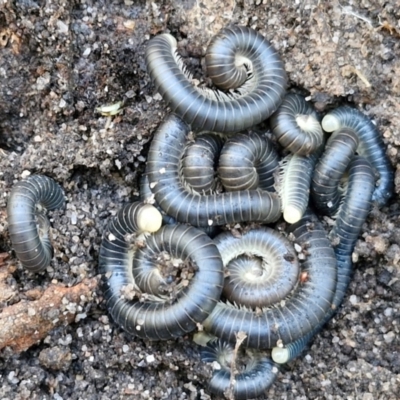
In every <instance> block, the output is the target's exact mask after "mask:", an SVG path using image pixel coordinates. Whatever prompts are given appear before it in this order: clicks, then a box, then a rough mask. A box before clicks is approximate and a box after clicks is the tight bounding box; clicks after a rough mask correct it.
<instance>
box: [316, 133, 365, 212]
mask: <svg viewBox="0 0 400 400" xmlns="http://www.w3.org/2000/svg"><path fill="white" fill-rule="evenodd" d="M358 144H359V140H358V137H357V135H356V133H355V132H354V131H353V130H352V129H348V128H341V129H339V130H337V131H335V132H334V133H333V134H332V135H331V137H330V138H329V139H328V142H327V144H326V147H325V151H324V153H323V154H322V156H321V158H320V160H319V162H318V164H317V165H316V167H315V171H314V175H313V179H312V184H311V196H312V199H313V202H314V205H315V207H316V208H317V209H318V211H319V212H321V214H325V215H329V216H334V215H335V214H336V212H337V210H338V208H339V205H340V199H341V197H342V193H341V192H340V190H339V185H340V181H341V179H342V178H343V176H344V174H345V171H346V170H347V168H348V166H349V164H350V161H351V160H352V158H353V157H354V154H355V151H356V149H357V146H358Z"/></svg>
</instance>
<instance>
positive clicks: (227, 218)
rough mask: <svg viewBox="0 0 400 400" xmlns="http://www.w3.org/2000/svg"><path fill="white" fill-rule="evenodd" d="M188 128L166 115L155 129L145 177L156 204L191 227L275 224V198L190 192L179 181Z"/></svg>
mask: <svg viewBox="0 0 400 400" xmlns="http://www.w3.org/2000/svg"><path fill="white" fill-rule="evenodd" d="M188 133H189V127H188V125H187V124H186V123H185V122H183V121H182V120H181V119H180V118H179V117H177V116H176V115H173V114H172V115H170V116H168V117H167V118H166V119H165V121H164V122H163V123H162V124H161V125H160V126H159V128H158V129H157V131H156V133H155V135H154V138H153V140H152V142H151V145H150V150H149V154H148V158H147V174H148V176H149V182H150V187H151V190H152V192H153V193H154V197H155V200H156V202H157V204H158V205H159V206H160V207H161V208H162V209H163V210H164V211H165V212H166V213H167V214H169V215H170V216H172V217H173V218H175V219H176V220H177V221H179V222H188V223H190V224H191V225H194V226H199V227H200V226H208V225H223V224H229V223H234V222H245V221H261V222H265V223H268V222H274V221H276V220H277V219H278V218H279V217H280V215H281V204H280V200H279V197H278V195H276V194H275V193H270V192H267V191H265V190H258V189H257V190H241V191H236V192H226V193H221V194H211V195H201V196H200V195H198V194H194V193H191V192H190V191H189V190H188V189H187V188H186V187H185V186H184V184H183V183H182V181H181V178H180V168H179V165H180V160H181V159H182V155H183V152H184V149H185V144H186V140H187V135H188Z"/></svg>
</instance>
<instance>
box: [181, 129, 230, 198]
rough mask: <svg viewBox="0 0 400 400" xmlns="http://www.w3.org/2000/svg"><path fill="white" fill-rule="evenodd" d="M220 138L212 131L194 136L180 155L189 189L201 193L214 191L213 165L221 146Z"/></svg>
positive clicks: (215, 162) (183, 173)
mask: <svg viewBox="0 0 400 400" xmlns="http://www.w3.org/2000/svg"><path fill="white" fill-rule="evenodd" d="M222 144H223V142H222V139H221V137H219V136H218V135H215V134H212V133H203V134H200V135H197V136H196V139H195V141H194V142H192V143H189V144H188V145H187V146H186V148H185V152H184V154H183V157H182V170H181V172H182V175H183V177H184V182H185V183H186V184H187V185H188V186H189V188H190V190H193V191H195V192H197V193H202V194H211V193H212V192H213V191H215V186H216V180H215V165H216V164H217V161H218V157H219V154H220V151H221V148H222Z"/></svg>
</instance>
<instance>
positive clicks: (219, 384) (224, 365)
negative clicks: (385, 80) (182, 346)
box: [201, 340, 278, 400]
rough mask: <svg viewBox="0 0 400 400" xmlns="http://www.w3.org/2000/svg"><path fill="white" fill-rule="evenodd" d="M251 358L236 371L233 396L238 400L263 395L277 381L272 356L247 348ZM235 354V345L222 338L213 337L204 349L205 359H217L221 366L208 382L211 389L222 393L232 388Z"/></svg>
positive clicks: (214, 392) (276, 369) (210, 361)
mask: <svg viewBox="0 0 400 400" xmlns="http://www.w3.org/2000/svg"><path fill="white" fill-rule="evenodd" d="M246 352H247V353H251V354H249V355H248V358H249V361H248V362H247V363H246V365H245V366H244V368H243V369H242V370H239V372H238V374H236V375H235V383H234V386H233V396H234V398H235V399H236V400H241V399H242V400H247V399H252V398H253V397H258V396H260V395H262V394H263V393H264V392H265V391H266V390H267V389H268V388H269V387H270V386H271V385H272V384H273V383H274V381H275V379H276V376H277V373H278V368H277V366H276V364H274V363H273V362H272V361H271V359H270V358H269V357H267V356H266V355H265V354H263V353H262V352H260V351H257V352H254V351H250V350H249V349H247V350H246ZM233 358H234V349H233V347H232V345H230V344H229V343H227V342H224V341H221V340H214V341H212V342H211V343H209V344H208V345H207V346H206V347H205V348H203V349H201V359H202V360H203V361H204V362H209V363H213V362H215V361H216V362H218V364H219V365H220V366H221V369H215V370H214V371H213V375H212V378H211V381H210V383H209V389H210V392H211V393H213V394H215V395H218V396H221V397H219V398H222V397H223V396H224V393H226V391H227V390H228V389H229V388H230V384H231V363H232V361H233Z"/></svg>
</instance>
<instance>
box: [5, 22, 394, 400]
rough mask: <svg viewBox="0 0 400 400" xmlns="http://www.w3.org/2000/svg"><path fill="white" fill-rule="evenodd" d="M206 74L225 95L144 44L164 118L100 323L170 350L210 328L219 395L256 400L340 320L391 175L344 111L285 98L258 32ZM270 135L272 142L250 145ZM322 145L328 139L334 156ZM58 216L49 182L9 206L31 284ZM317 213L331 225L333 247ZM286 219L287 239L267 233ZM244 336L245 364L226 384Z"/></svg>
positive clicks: (107, 274)
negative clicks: (167, 344)
mask: <svg viewBox="0 0 400 400" xmlns="http://www.w3.org/2000/svg"><path fill="white" fill-rule="evenodd" d="M205 60H206V66H207V72H208V75H209V77H210V78H211V79H212V80H213V82H214V84H215V86H216V87H218V88H219V89H209V88H202V87H199V86H194V85H193V84H192V83H191V81H190V76H189V74H188V73H187V71H186V70H185V68H184V67H183V64H182V61H181V59H180V57H179V55H178V54H177V44H176V41H175V39H174V38H173V37H172V36H171V35H169V34H163V35H159V36H156V37H155V38H153V39H151V40H150V42H149V44H148V47H147V51H146V63H147V67H148V72H149V74H150V76H151V78H152V81H153V82H154V85H155V87H156V89H157V90H158V92H159V93H161V95H162V97H163V98H164V100H165V101H166V103H167V104H168V106H169V107H170V109H171V114H170V115H169V116H167V117H166V119H165V120H164V122H163V123H162V124H161V125H160V126H159V128H158V129H157V131H156V132H155V134H154V138H153V140H152V142H151V146H150V150H149V153H148V159H147V165H146V172H145V174H144V175H143V178H142V181H141V184H140V192H141V201H138V202H135V203H132V204H128V205H125V206H124V207H123V208H122V209H121V210H120V211H119V212H118V214H117V215H116V216H115V217H114V218H112V219H111V221H110V222H109V224H108V227H107V229H106V231H105V232H104V235H103V240H102V245H101V249H100V257H99V267H100V272H101V274H102V288H103V293H104V297H105V300H106V304H107V308H108V310H109V312H110V314H111V315H112V317H113V319H114V320H115V321H116V322H117V323H118V324H119V325H120V326H121V327H122V328H123V329H124V330H125V331H127V332H128V333H130V334H132V335H135V336H139V337H141V338H145V339H151V340H164V339H171V338H175V337H178V336H182V335H184V334H186V333H189V332H192V331H194V330H195V329H196V328H199V327H202V329H204V331H205V332H207V333H208V334H209V335H210V338H211V340H209V342H208V343H207V345H206V346H205V347H204V349H203V351H202V357H203V360H205V361H207V362H213V361H217V362H218V363H219V364H220V369H216V370H215V371H214V372H213V377H212V380H211V382H210V385H209V386H210V391H211V392H213V393H215V394H219V395H223V394H226V393H228V392H227V391H228V390H231V394H232V393H233V396H234V397H235V398H237V399H248V398H252V397H256V396H258V395H260V394H262V393H263V392H264V391H265V390H266V389H267V388H268V387H269V386H270V385H271V384H272V383H273V381H274V379H275V377H276V374H277V372H278V368H277V366H278V365H279V364H282V363H286V362H288V361H289V360H291V359H293V358H294V357H295V356H297V355H298V354H299V353H300V352H301V351H302V350H303V349H304V348H305V346H306V345H307V343H308V342H309V341H310V340H311V339H312V337H313V336H314V335H315V334H316V333H317V332H318V331H319V329H320V328H321V327H322V326H323V325H324V324H325V323H326V322H327V321H328V320H329V319H330V318H331V317H332V315H333V314H334V313H335V311H336V310H337V308H338V307H339V305H340V304H341V302H342V300H343V297H344V295H345V292H346V289H347V286H348V284H349V280H350V276H351V270H352V261H351V254H352V251H353V248H354V245H355V242H356V240H357V237H358V235H359V232H360V230H361V227H362V224H363V223H364V221H365V219H366V217H367V215H368V213H369V210H370V208H371V205H372V203H373V202H375V203H376V204H377V205H384V204H385V203H386V202H387V200H388V199H389V198H390V196H391V195H392V191H393V171H392V167H391V165H390V163H389V161H388V159H387V157H386V154H385V148H384V146H383V142H382V140H381V137H380V135H379V133H378V131H377V129H376V127H375V126H374V124H372V123H371V122H370V121H369V119H368V118H367V117H366V116H364V115H363V114H362V113H361V112H359V111H357V110H355V109H353V108H350V107H347V106H344V107H339V108H337V109H335V110H333V111H331V112H329V113H328V114H327V115H325V116H324V118H323V119H322V121H321V120H320V116H319V114H318V113H317V112H316V111H315V110H314V109H313V107H312V105H311V104H310V103H307V102H306V101H305V99H304V98H303V97H302V96H300V95H298V94H294V93H287V92H286V89H287V77H286V73H285V71H284V68H283V64H282V61H281V60H280V57H279V56H278V54H277V52H276V51H275V50H274V49H273V47H272V46H271V45H270V44H269V42H268V41H267V40H266V39H265V38H264V37H263V36H262V35H261V34H259V33H257V32H256V31H254V30H252V29H250V28H246V27H238V26H236V27H228V28H225V29H223V30H222V31H221V32H220V33H219V34H218V35H217V36H215V37H214V38H213V39H212V41H211V43H210V45H209V47H208V50H207V54H206V57H205ZM221 89H222V90H221ZM265 120H268V121H269V126H270V129H271V132H272V133H271V132H270V133H268V134H266V133H257V132H256V131H249V129H251V128H253V127H254V126H255V125H257V124H259V123H260V122H262V121H265ZM321 126H322V127H321ZM324 131H325V132H333V133H332V134H331V135H330V137H329V139H328V140H327V142H326V143H325V141H326V136H327V135H326V134H325V133H324ZM190 132H193V135H190ZM278 142H279V145H278ZM282 154H283V155H284V157H283V158H282V157H281V155H282ZM309 197H310V198H311V200H310V201H309ZM62 204H63V194H62V190H61V188H60V187H59V186H58V185H57V184H56V183H55V182H54V181H52V180H51V179H49V178H47V177H43V176H32V177H30V178H28V179H27V180H25V181H22V182H20V183H19V184H17V185H16V186H15V187H14V189H13V191H12V194H11V197H10V200H9V203H8V218H9V229H10V236H11V240H12V243H13V246H14V249H15V252H16V254H17V256H18V258H19V259H20V260H21V262H22V263H23V265H24V266H26V267H27V268H29V269H31V270H33V271H38V270H39V269H41V268H44V267H46V265H48V263H49V262H50V259H51V246H50V244H49V240H48V236H47V231H48V222H47V223H46V220H45V219H44V217H43V213H42V210H43V209H53V208H56V207H60V206H61V205H62ZM38 207H39V208H40V210H38ZM312 209H315V210H316V211H317V212H318V213H319V214H320V215H327V216H330V217H332V218H334V219H335V223H334V226H333V228H332V230H331V231H330V232H329V234H327V233H326V231H325V229H324V227H323V225H322V223H321V222H320V221H319V220H318V218H317V216H316V215H315V214H314V213H313V211H312ZM282 214H283V217H284V219H285V221H286V226H287V227H286V229H285V230H284V231H283V230H282V226H284V224H282V223H280V224H279V225H277V226H278V228H277V229H273V228H272V227H271V226H266V225H267V224H273V223H275V222H277V221H278V220H279V219H280V217H281V215H282ZM38 223H39V229H38V228H37V224H38ZM246 223H252V224H251V225H250V224H248V225H246ZM227 224H228V225H229V224H230V225H229V227H226V225H227ZM237 224H243V226H241V229H237ZM162 225H163V226H162ZM232 227H234V228H235V229H231V228H232ZM239 228H240V227H239ZM239 333H241V338H242V339H241V340H242V347H243V349H242V350H243V354H242V356H243V357H244V358H246V357H247V362H245V363H244V364H245V366H242V368H239V370H236V371H235V372H232V371H233V370H231V363H232V362H233V358H234V357H235V356H236V355H237V352H236V351H237V349H235V351H234V346H235V342H236V341H237V339H238V334H239Z"/></svg>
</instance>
